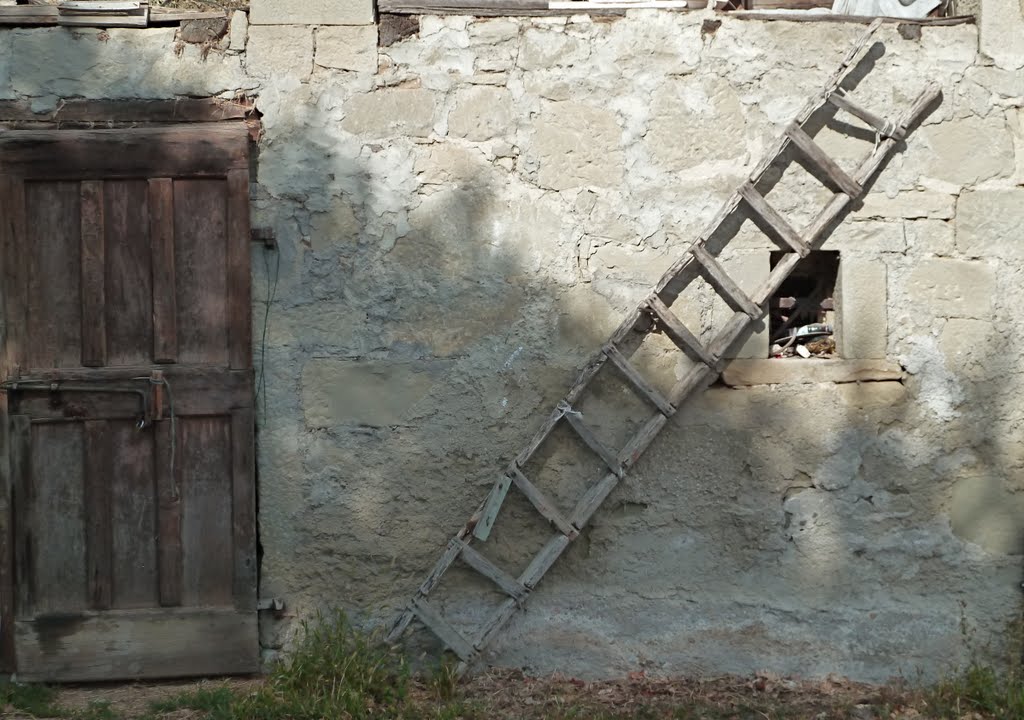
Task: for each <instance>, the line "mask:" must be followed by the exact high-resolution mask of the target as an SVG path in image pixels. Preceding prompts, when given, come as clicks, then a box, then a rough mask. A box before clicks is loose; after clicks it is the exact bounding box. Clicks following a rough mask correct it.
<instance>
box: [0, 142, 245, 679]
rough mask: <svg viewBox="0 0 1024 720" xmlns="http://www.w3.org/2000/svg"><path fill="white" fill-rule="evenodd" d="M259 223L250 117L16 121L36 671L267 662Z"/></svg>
mask: <svg viewBox="0 0 1024 720" xmlns="http://www.w3.org/2000/svg"><path fill="white" fill-rule="evenodd" d="M249 239H250V233H249V170H248V136H247V132H246V128H245V126H244V125H243V124H235V123H229V124H213V125H203V126H174V127H164V128H145V129H129V130H52V131H49V130H48V131H11V132H3V133H0V242H2V261H3V271H2V275H0V284H2V296H3V302H4V309H3V319H4V329H5V335H4V343H5V347H4V354H3V359H2V376H3V378H2V379H3V381H4V384H3V388H4V390H5V391H6V392H5V396H4V402H5V407H4V408H3V409H4V413H3V418H2V419H0V420H2V422H0V440H2V445H3V450H4V452H3V453H2V458H0V525H2V533H0V635H2V638H3V649H4V650H5V652H4V653H3V656H4V658H5V660H6V664H7V665H8V668H9V669H16V670H17V673H18V676H19V677H20V678H24V679H43V680H58V681H61V680H63V681H66V680H107V679H113V678H141V677H172V676H183V675H203V674H218V673H245V672H252V671H255V670H257V668H258V652H259V648H258V638H257V624H256V572H257V568H256V536H255V516H254V512H255V511H254V487H253V454H252V448H253V414H252V388H253V379H252V362H251V343H250V340H251V326H250V275H249ZM12 665H13V666H14V667H12Z"/></svg>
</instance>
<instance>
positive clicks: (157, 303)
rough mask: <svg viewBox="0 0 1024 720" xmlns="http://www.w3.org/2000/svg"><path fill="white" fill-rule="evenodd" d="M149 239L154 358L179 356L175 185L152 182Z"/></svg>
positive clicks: (166, 360) (167, 181)
mask: <svg viewBox="0 0 1024 720" xmlns="http://www.w3.org/2000/svg"><path fill="white" fill-rule="evenodd" d="M149 241H150V243H151V244H152V256H153V361H154V362H158V363H172V362H175V361H176V360H177V359H178V310H177V303H176V299H175V277H174V184H173V181H172V180H171V179H170V178H154V179H152V180H150V181H149Z"/></svg>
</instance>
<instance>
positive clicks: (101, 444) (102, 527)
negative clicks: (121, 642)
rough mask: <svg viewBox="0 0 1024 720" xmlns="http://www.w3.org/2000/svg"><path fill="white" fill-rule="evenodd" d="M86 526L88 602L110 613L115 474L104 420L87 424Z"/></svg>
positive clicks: (112, 582) (85, 470)
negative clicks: (112, 504) (112, 499)
mask: <svg viewBox="0 0 1024 720" xmlns="http://www.w3.org/2000/svg"><path fill="white" fill-rule="evenodd" d="M84 424H85V438H84V440H85V453H84V454H85V468H84V472H83V475H84V477H85V517H86V518H87V519H88V521H87V522H86V524H85V534H86V544H85V557H86V580H87V582H88V595H87V598H88V602H89V607H90V608H91V609H93V610H109V609H110V603H111V598H112V597H113V591H114V531H113V526H112V525H111V521H112V517H111V516H112V511H111V496H110V475H111V473H113V472H115V468H114V463H113V457H112V455H111V447H110V435H109V432H108V430H107V422H106V421H105V420H87V421H86V422H85V423H84Z"/></svg>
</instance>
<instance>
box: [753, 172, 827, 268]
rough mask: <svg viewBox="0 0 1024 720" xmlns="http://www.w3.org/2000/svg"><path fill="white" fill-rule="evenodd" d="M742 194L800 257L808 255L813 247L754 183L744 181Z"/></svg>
mask: <svg viewBox="0 0 1024 720" xmlns="http://www.w3.org/2000/svg"><path fill="white" fill-rule="evenodd" d="M740 195H741V196H742V197H743V199H744V200H745V201H746V203H747V205H749V206H750V209H751V210H753V211H754V212H755V213H756V214H757V215H758V216H760V217H761V218H762V219H763V220H764V221H765V222H766V223H768V225H769V226H770V227H771V228H772V230H774V231H775V232H776V234H778V236H779V237H780V238H782V240H783V241H784V242H785V243H786V244H787V245H789V246H790V247H791V248H793V249H794V250H796V251H797V252H798V253H800V257H807V254H808V253H810V252H811V249H810V248H809V247H807V245H806V244H805V243H804V241H803V238H801V237H800V233H798V232H797V231H796V230H794V229H793V226H792V225H790V224H789V222H788V221H787V220H786V218H784V217H782V216H781V215H780V214H779V213H778V211H777V210H776V209H775V208H773V207H772V206H771V205H769V204H768V201H767V200H765V198H764V195H762V194H761V193H759V192H758V191H757V190H756V189H755V188H754V185H753V184H752V183H750V182H745V183H743V185H742V186H741V187H740Z"/></svg>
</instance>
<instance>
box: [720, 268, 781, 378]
mask: <svg viewBox="0 0 1024 720" xmlns="http://www.w3.org/2000/svg"><path fill="white" fill-rule="evenodd" d="M719 262H720V263H721V265H722V267H723V268H725V272H726V273H728V274H729V276H730V277H732V279H733V280H735V281H736V284H737V285H739V286H740V289H741V290H743V292H745V293H746V294H747V295H748V296H752V295H753V294H754V291H755V290H756V289H757V288H758V287H760V286H761V283H763V282H764V281H765V280H767V279H768V274H769V273H770V272H771V268H770V267H769V265H770V263H769V251H767V250H750V251H743V252H737V253H734V254H733V255H731V256H729V257H724V258H719ZM712 292H715V291H714V290H713V289H712ZM714 297H715V301H714V306H713V308H712V310H711V318H712V319H711V325H712V329H713V332H714V333H715V334H717V333H719V332H721V330H722V328H724V327H725V324H726V323H727V322H728V321H729V319H730V318H732V316H733V314H734V313H735V312H736V311H735V310H734V309H733V308H732V307H731V306H730V305H729V304H728V303H726V302H725V300H723V299H722V298H721V296H719V295H718V293H717V292H715V296H714ZM768 350H769V338H768V323H767V320H764V321H762V322H760V323H758V324H756V325H754V329H753V332H752V333H751V334H750V335H749V336H748V337H747V338H746V339H745V340H744V341H743V343H742V345H740V346H739V347H738V348H737V349H736V350H734V351H733V352H732V353H730V354H729V357H734V358H767V357H768Z"/></svg>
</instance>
